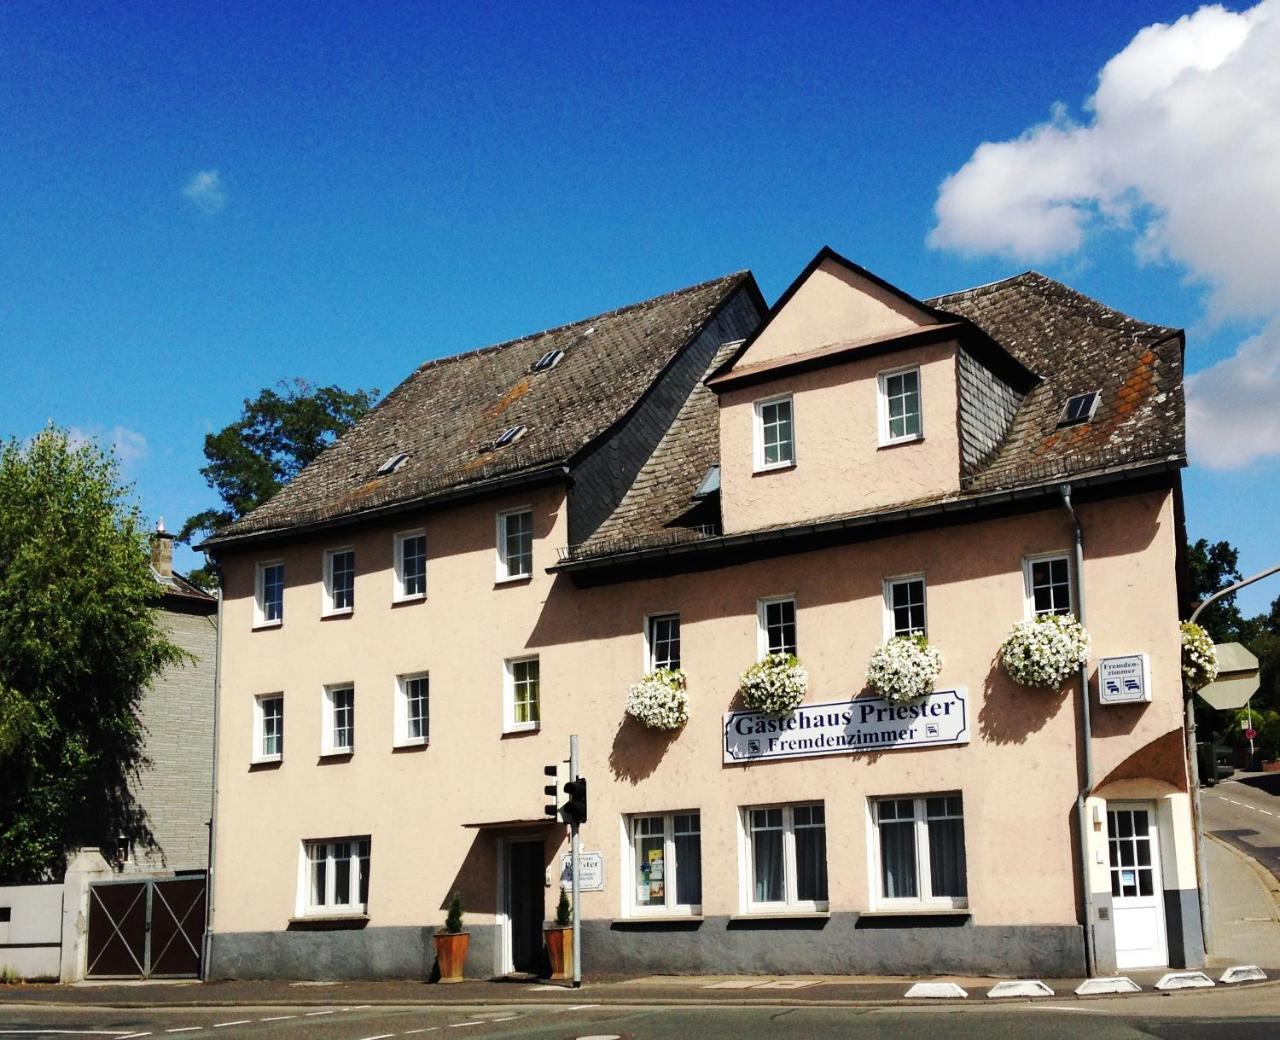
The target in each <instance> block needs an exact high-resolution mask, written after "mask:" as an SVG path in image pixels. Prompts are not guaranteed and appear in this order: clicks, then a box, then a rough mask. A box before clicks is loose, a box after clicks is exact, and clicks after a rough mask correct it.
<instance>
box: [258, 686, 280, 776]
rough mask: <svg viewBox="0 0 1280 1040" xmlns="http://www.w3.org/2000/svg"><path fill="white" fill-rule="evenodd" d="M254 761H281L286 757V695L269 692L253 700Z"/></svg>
mask: <svg viewBox="0 0 1280 1040" xmlns="http://www.w3.org/2000/svg"><path fill="white" fill-rule="evenodd" d="M251 757H252V759H253V761H254V762H279V761H280V759H281V758H283V757H284V695H283V694H280V693H267V694H263V695H262V696H261V697H255V698H254V700H253V755H252V756H251Z"/></svg>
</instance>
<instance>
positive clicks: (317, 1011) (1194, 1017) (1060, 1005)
mask: <svg viewBox="0 0 1280 1040" xmlns="http://www.w3.org/2000/svg"><path fill="white" fill-rule="evenodd" d="M455 1031H456V1032H455ZM433 1033H435V1034H439V1040H445V1038H447V1040H470V1038H484V1040H496V1038H506V1037H522V1038H524V1037H531V1038H535V1040H536V1038H546V1040H562V1038H563V1040H588V1038H590V1040H613V1038H620V1040H623V1038H625V1040H631V1038H650V1037H652V1038H656V1040H666V1038H671V1040H676V1038H680V1040H684V1038H687V1037H691V1036H695V1037H697V1038H698V1040H742V1037H744V1036H757V1035H758V1036H769V1037H770V1038H775V1037H781V1038H790V1037H854V1038H857V1037H890V1036H892V1037H898V1036H908V1037H910V1036H917V1035H921V1034H927V1035H928V1036H929V1037H930V1038H934V1037H937V1038H940V1040H996V1038H1005V1037H1008V1038H1024V1037H1025V1038H1028V1040H1046V1038H1056V1037H1070V1036H1088V1037H1090V1038H1091V1040H1130V1038H1134V1040H1137V1038H1143V1040H1150V1038H1152V1037H1157V1038H1161V1040H1163V1038H1169V1040H1174V1038H1177V1040H1197V1038H1200V1037H1203V1038H1206V1040H1208V1038H1214V1040H1220V1038H1221V1037H1223V1036H1230V1037H1231V1038H1232V1040H1255V1038H1256V1040H1262V1038H1264V1037H1265V1038H1267V1040H1274V1038H1275V1037H1276V1036H1277V1035H1278V1034H1280V988H1277V987H1275V986H1261V987H1252V988H1247V989H1237V990H1226V989H1223V988H1218V989H1214V990H1209V991H1204V992H1195V993H1180V994H1173V995H1168V996H1160V995H1155V994H1149V995H1146V994H1144V995H1142V996H1135V997H1125V998H1118V999H1107V1000H1089V1001H1082V1000H1073V999H1065V1000H1056V999H1048V998H1047V999H1046V1000H1044V1001H1042V1002H1036V1003H1019V1004H1013V1005H1005V1006H996V1007H992V1006H990V1005H981V1006H956V1005H945V1006H938V1005H921V1006H912V1007H882V1008H869V1007H786V1006H781V1005H779V1006H763V1007H762V1006H751V1007H733V1006H700V1007H687V1006H676V1007H671V1006H667V1007H661V1006H650V1007H645V1006H616V1005H614V1006H600V1005H592V1004H576V1005H548V1004H539V1005H503V1006H490V1007H484V1006H473V1007H448V1008H439V1007H436V1008H430V1007H421V1006H419V1007H333V1008H314V1007H279V1008H265V1007H263V1008H249V1007H240V1008H217V1009H201V1008H174V1009H144V1010H136V1009H129V1010H124V1009H111V1008H94V1007H66V1006H62V1007H49V1006H45V1007H36V1006H14V1005H9V1006H6V1007H3V1008H0V1038H3V1037H6V1036H27V1037H34V1038H39V1037H49V1038H55V1037H61V1036H69V1035H73V1036H98V1037H107V1038H114V1040H126V1038H135V1040H141V1038H142V1037H151V1038H154V1040H161V1038H169V1037H172V1038H174V1040H186V1038H188V1037H190V1038H193V1040H234V1038H238V1037H245V1038H250V1040H414V1038H417V1037H426V1038H429V1040H437V1038H436V1037H432V1036H431V1034H433Z"/></svg>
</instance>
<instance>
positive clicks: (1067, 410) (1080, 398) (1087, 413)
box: [1058, 390, 1102, 426]
mask: <svg viewBox="0 0 1280 1040" xmlns="http://www.w3.org/2000/svg"><path fill="white" fill-rule="evenodd" d="M1101 398H1102V392H1101V391H1100V390H1090V391H1089V392H1088V393H1087V394H1076V395H1075V396H1074V397H1072V398H1071V399H1070V400H1068V401H1067V403H1066V405H1065V406H1064V407H1063V409H1062V417H1061V418H1060V419H1059V420H1058V425H1059V426H1075V425H1076V424H1077V423H1086V422H1088V421H1089V420H1090V419H1092V418H1093V413H1094V412H1096V411H1097V410H1098V401H1099V400H1100V399H1101Z"/></svg>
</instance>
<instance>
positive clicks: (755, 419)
mask: <svg viewBox="0 0 1280 1040" xmlns="http://www.w3.org/2000/svg"><path fill="white" fill-rule="evenodd" d="M783 402H786V404H787V406H788V407H789V408H790V409H791V457H790V458H789V459H780V460H779V461H777V462H765V461H764V410H765V409H766V408H767V407H768V406H769V405H773V404H782V403H783ZM751 429H752V434H751V443H752V469H753V472H756V473H768V472H771V471H772V470H775V469H791V468H792V467H793V466H795V464H796V406H795V400H794V398H793V396H792V395H791V394H775V395H774V396H773V397H765V398H762V399H760V400H759V401H753V402H752V404H751Z"/></svg>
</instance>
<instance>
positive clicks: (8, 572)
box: [0, 428, 186, 881]
mask: <svg viewBox="0 0 1280 1040" xmlns="http://www.w3.org/2000/svg"><path fill="white" fill-rule="evenodd" d="M127 494H128V489H126V488H124V487H122V486H121V485H120V483H119V475H118V470H117V467H116V463H115V460H114V458H112V457H110V456H106V455H104V454H103V453H102V452H101V451H100V450H99V449H98V448H97V447H96V446H94V445H90V444H81V445H78V446H77V445H73V444H72V443H71V442H70V441H69V440H68V437H67V435H66V433H64V432H63V431H61V430H57V429H54V428H49V429H46V430H44V431H43V432H41V433H40V434H39V435H38V436H37V437H35V439H34V440H32V441H30V442H29V443H27V444H20V443H19V442H17V441H16V440H10V441H9V442H8V443H7V444H5V445H3V447H0V880H5V881H39V880H45V879H49V878H58V877H60V876H61V874H62V870H63V867H64V865H65V854H66V852H67V851H68V850H70V849H72V848H75V847H77V846H80V845H98V846H101V847H107V848H109V847H111V846H113V845H114V844H115V843H116V840H117V837H118V836H120V835H123V836H125V837H126V838H128V839H130V840H133V841H139V842H140V843H142V844H145V845H153V844H154V842H153V840H152V838H151V834H150V831H149V829H148V828H147V824H146V820H145V818H144V815H143V813H142V811H141V810H140V808H139V807H138V806H137V804H136V802H134V800H133V797H132V795H131V793H130V791H129V779H130V778H131V777H133V776H135V775H136V773H137V771H138V769H139V768H140V767H141V766H143V765H145V760H144V757H143V739H144V734H143V731H142V727H141V724H140V723H139V720H138V714H137V710H138V704H139V701H140V699H141V696H142V691H143V688H144V687H146V686H147V685H148V684H149V683H150V682H151V681H152V680H153V679H154V678H155V677H156V675H157V674H158V673H159V672H160V671H161V669H163V668H165V667H166V666H168V665H170V664H175V663H178V662H180V661H184V660H186V654H185V653H184V652H183V651H182V650H180V649H179V648H178V647H176V646H174V645H173V644H172V643H171V642H170V641H169V640H168V639H167V638H166V637H165V636H164V634H163V632H162V630H161V629H160V627H159V624H158V621H157V618H156V614H155V610H154V607H155V605H156V604H157V602H158V601H159V597H160V594H161V589H160V586H159V584H158V583H157V582H156V580H155V578H154V577H153V575H152V573H151V566H150V551H149V543H148V536H147V533H146V531H145V529H144V525H143V523H142V520H141V517H140V515H139V513H138V511H137V508H136V507H135V506H134V505H132V504H131V503H130V502H128V501H127V500H126V495H127Z"/></svg>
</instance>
